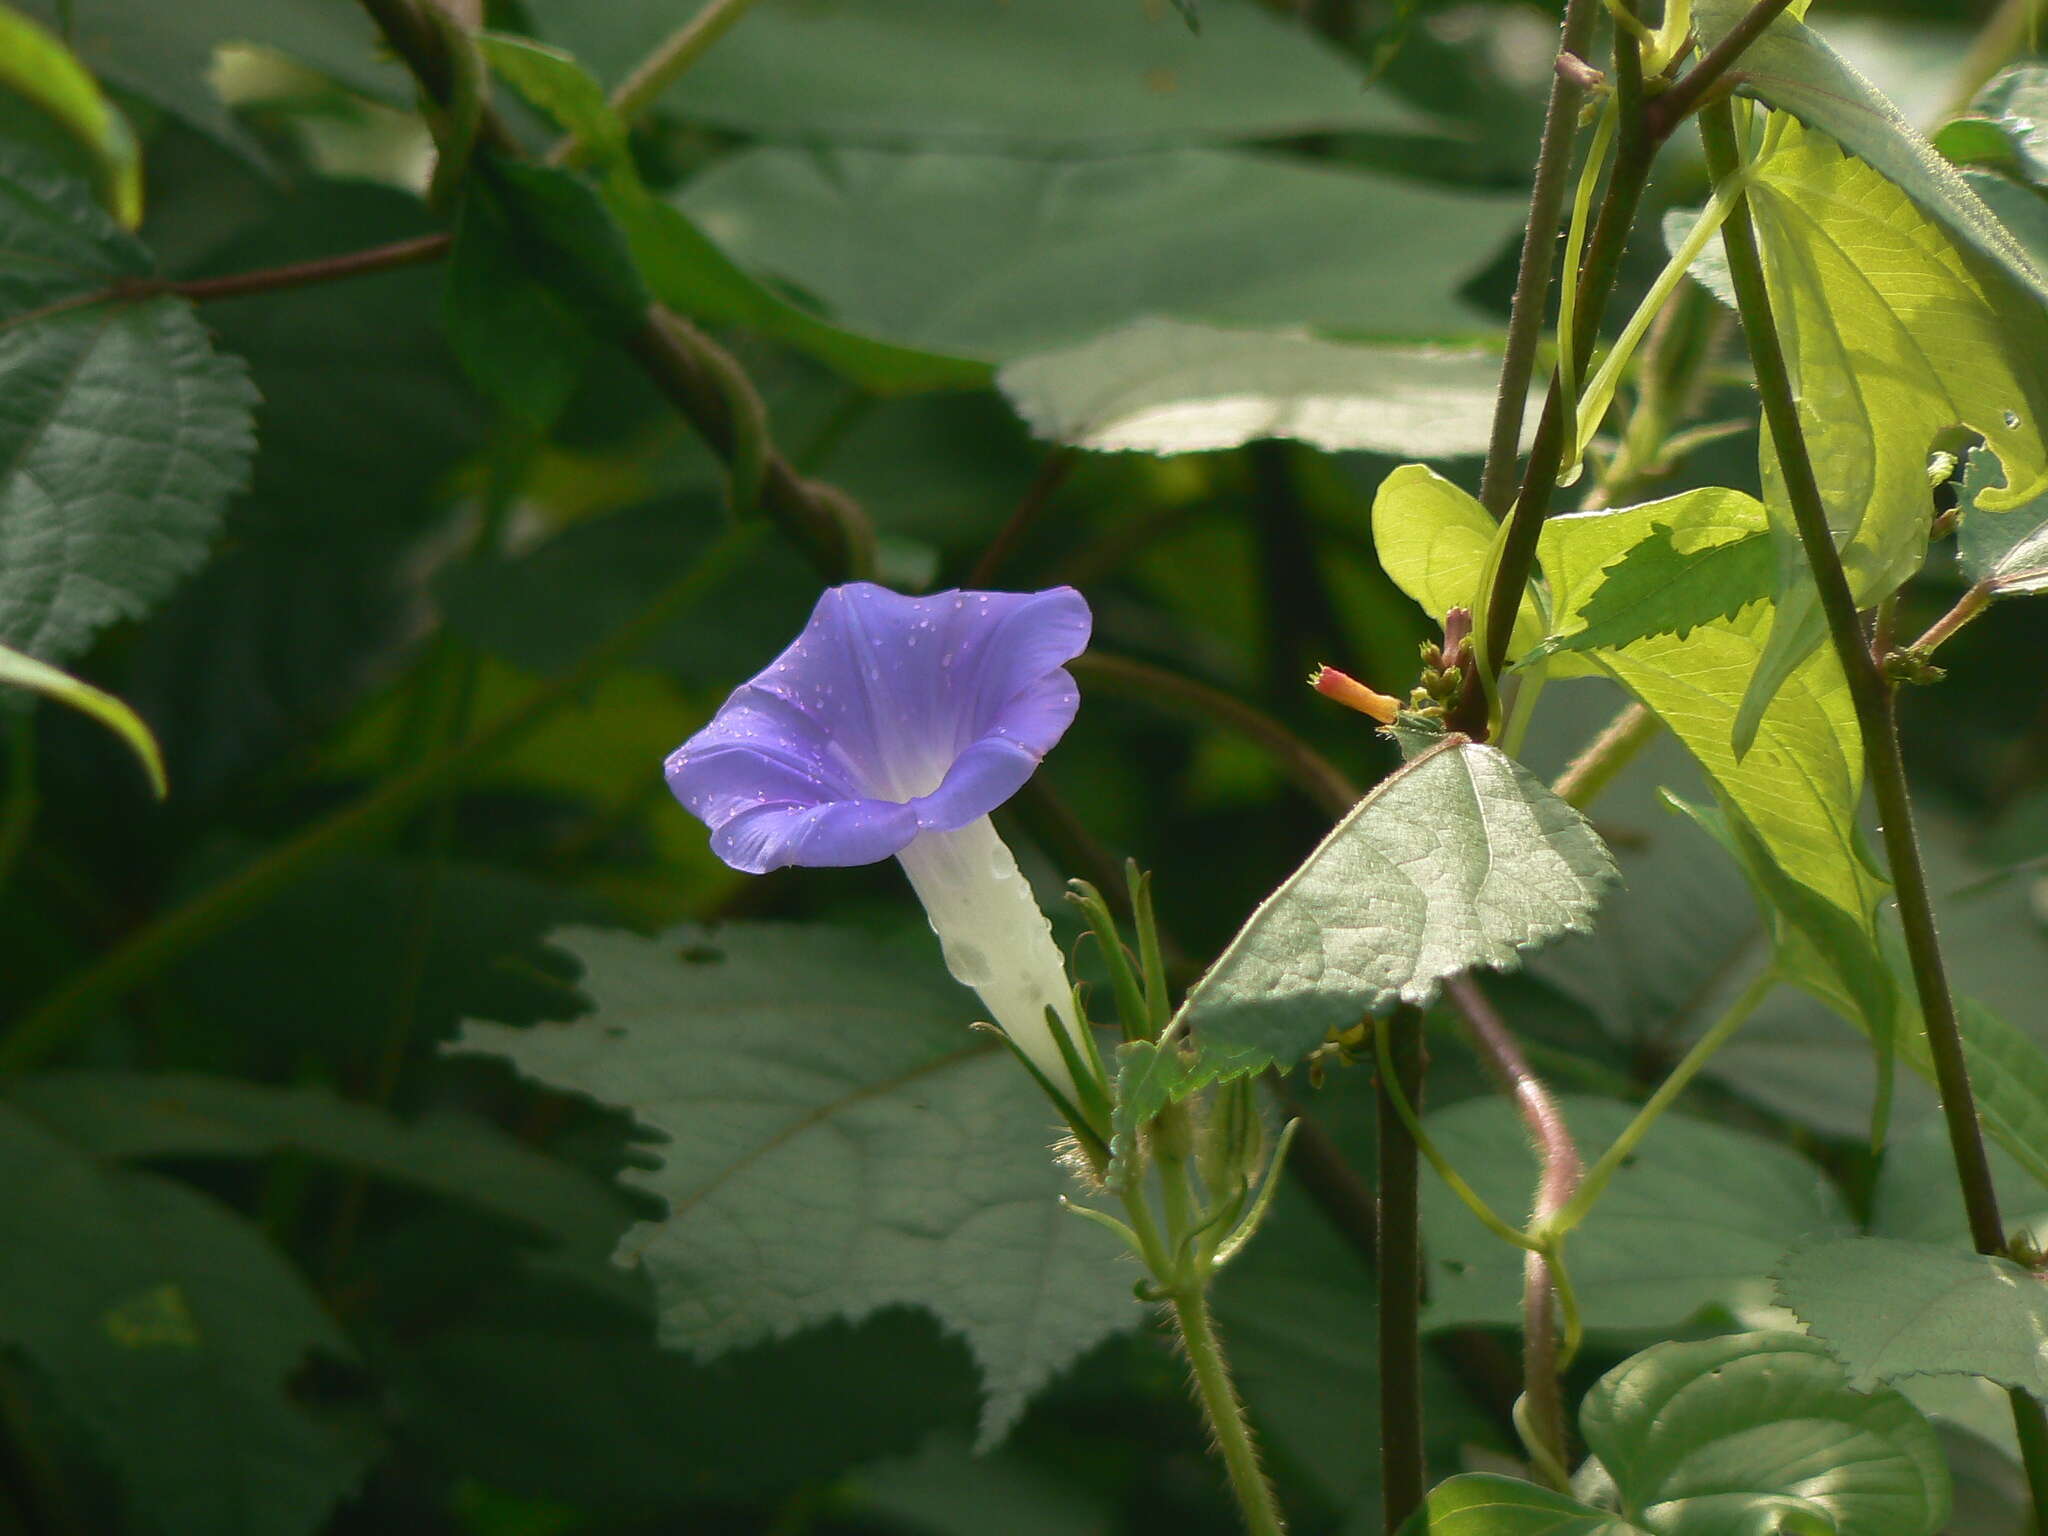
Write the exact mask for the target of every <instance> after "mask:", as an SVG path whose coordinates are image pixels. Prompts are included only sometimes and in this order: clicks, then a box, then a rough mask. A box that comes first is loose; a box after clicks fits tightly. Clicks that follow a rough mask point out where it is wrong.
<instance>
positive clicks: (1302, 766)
mask: <svg viewBox="0 0 2048 1536" xmlns="http://www.w3.org/2000/svg"><path fill="white" fill-rule="evenodd" d="M1067 665H1068V667H1069V668H1070V669H1072V670H1073V671H1074V672H1075V673H1077V674H1078V675H1079V676H1081V677H1082V678H1084V679H1088V678H1092V679H1093V680H1095V681H1096V682H1098V683H1101V684H1103V685H1104V686H1106V687H1108V688H1110V689H1113V690H1114V691H1116V692H1118V693H1121V694H1123V695H1124V697H1126V698H1132V699H1144V700H1147V701H1149V702H1151V703H1154V704H1158V705H1160V706H1161V707H1162V708H1166V709H1170V710H1173V711H1175V712H1176V713H1179V714H1184V715H1188V716H1190V717H1192V718H1194V719H1196V720H1200V721H1202V722H1203V723H1204V724H1208V725H1221V726H1224V727H1226V728H1227V729H1230V730H1234V731H1236V732H1237V733H1238V734H1239V735H1241V736H1245V737H1248V738H1250V739H1251V741H1253V742H1254V743H1255V744H1256V745H1258V746H1260V747H1262V748H1264V749H1265V751H1266V754H1267V755H1268V756H1269V757H1271V758H1272V759H1273V761H1274V763H1275V765H1277V766H1278V767H1279V769H1280V771H1281V772H1282V773H1284V774H1285V775H1286V776H1287V777H1288V778H1289V779H1290V780H1291V781H1292V782H1293V783H1294V785H1295V787H1296V788H1298V789H1299V790H1301V792H1302V793H1303V794H1305V795H1307V796H1308V797H1309V799H1311V800H1313V801H1314V802H1315V803H1316V804H1317V805H1319V806H1320V807H1322V808H1323V809H1324V810H1326V811H1328V812H1329V813H1330V814H1331V815H1332V816H1342V815H1343V814H1344V813H1345V812H1346V811H1348V810H1350V809H1351V807H1352V806H1354V805H1356V804H1357V803H1358V796H1359V791H1358V786H1357V785H1355V784H1353V783H1352V782H1351V780H1350V779H1349V778H1348V777H1347V776H1346V775H1345V774H1344V772H1343V770H1342V769H1340V768H1338V767H1337V766H1336V764H1334V763H1332V762H1331V761H1330V760H1329V759H1328V758H1326V757H1324V756H1323V755H1322V753H1320V752H1318V751H1316V749H1315V748H1314V747H1312V746H1310V745H1309V744H1308V743H1307V742H1305V741H1303V740H1302V739H1301V738H1300V737H1299V736H1297V735H1295V734H1294V732H1292V731H1290V730H1289V729H1287V727H1286V726H1284V725H1282V724H1281V723H1280V722H1279V721H1278V720H1275V719H1274V718H1273V717H1272V716H1271V715H1268V714H1266V713H1264V712H1263V711H1261V710H1257V709H1254V708H1253V707H1252V706H1251V705H1249V704H1247V703H1245V702H1244V701H1243V700H1242V699H1236V698H1232V697H1231V696H1230V695H1229V694H1227V693H1225V692H1223V690H1222V689H1220V688H1211V687H1210V686H1209V685H1208V684H1207V683H1200V682H1196V681H1195V679H1193V678H1191V677H1183V676H1181V675H1180V674H1179V673H1178V672H1169V671H1167V670H1166V668H1164V667H1155V666H1153V665H1152V663H1150V662H1149V661H1138V660H1136V659H1135V658H1133V657H1129V656H1110V655H1106V654H1104V653H1103V652H1101V651H1089V652H1087V653H1086V654H1084V655H1081V656H1077V657H1075V658H1074V660H1072V661H1070V662H1068V663H1067Z"/></svg>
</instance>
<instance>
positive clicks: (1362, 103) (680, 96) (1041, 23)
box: [528, 0, 1422, 152]
mask: <svg viewBox="0 0 2048 1536" xmlns="http://www.w3.org/2000/svg"><path fill="white" fill-rule="evenodd" d="M528 10H529V11H530V12H531V13H532V15H533V17H534V20H535V21H536V23H537V24H538V28H539V31H540V32H541V34H542V35H543V36H545V37H547V38H548V39H549V40H550V41H553V42H556V43H560V44H561V45H563V46H564V47H566V48H568V49H569V50H570V51H571V52H572V53H574V54H575V55H576V56H577V57H578V58H580V59H584V60H586V61H587V62H589V63H590V65H591V66H592V67H593V68H594V69H596V70H597V72H598V73H599V74H600V75H602V76H604V77H605V78H606V79H608V80H612V79H619V78H622V77H623V76H624V75H625V74H626V72H627V71H628V70H629V69H630V68H631V67H632V66H633V65H634V64H635V63H636V62H637V61H638V60H639V59H640V57H641V56H642V55H644V54H645V53H647V52H649V51H650V50H651V49H653V48H654V47H655V45H656V44H658V43H659V42H660V41H661V40H662V37H663V35H664V34H665V33H666V32H667V31H668V30H669V29H670V28H671V27H673V26H674V24H675V18H674V16H673V14H672V13H671V12H670V11H669V10H668V9H666V8H664V7H661V6H650V5H629V4H610V5H590V4H587V3H585V0H535V3H534V4H532V5H530V6H529V7H528ZM673 105H674V106H675V108H676V110H678V111H680V112H683V113H685V114H686V115H688V116H689V117H691V118H694V119H696V120H698V121H700V122H707V123H715V124H717V125H719V126H721V127H726V128H734V129H738V130H740V131H742V132H746V133H756V134H764V135H768V136H771V137H777V138H786V139H833V140H840V141H858V140H865V141H868V142H883V143H906V142H916V143H931V144H937V143H947V144H950V145H952V146H954V147H958V148H972V149H991V150H1004V149H1032V150H1037V151H1041V152H1042V151H1043V150H1045V149H1047V148H1051V147H1055V146H1073V147H1087V148H1090V149H1095V150H1101V149H1105V148H1126V149H1128V148H1132V147H1135V146H1138V145H1145V144H1159V143H1187V142H1195V141H1202V140H1216V139H1231V138H1283V137H1288V136H1291V135H1294V134H1300V133H1311V132H1317V131H1322V130H1329V129H1342V128H1371V129H1377V130H1380V131H1382V132H1384V131H1388V130H1394V131H1404V130H1405V131H1413V130H1414V129H1416V128H1417V127H1419V126H1422V120H1421V119H1419V118H1418V117H1417V115H1416V114H1414V113H1413V112H1411V111H1409V110H1407V109H1406V108H1404V107H1402V106H1401V105H1400V103H1399V102H1398V101H1396V100H1395V99H1393V98H1391V97H1389V96H1388V95H1387V94H1386V92H1385V91H1384V90H1374V91H1369V90H1366V89H1365V88H1364V81H1363V79H1362V77H1361V75H1360V74H1359V72H1358V70H1357V67H1356V66H1355V65H1353V64H1352V63H1351V62H1350V61H1349V60H1347V59H1345V58H1344V57H1343V56H1342V55H1341V54H1338V53H1337V52H1336V51H1335V50H1333V49H1331V48H1329V47H1328V46H1326V45H1325V44H1323V43H1322V42H1321V41H1320V40H1318V39H1317V38H1315V37H1314V36H1313V35H1312V34H1310V33H1308V32H1307V31H1305V30H1304V29H1302V28H1300V27H1297V26H1292V25H1289V24H1288V23H1287V22H1285V21H1283V20H1282V19H1281V18H1279V17H1277V16H1273V15H1271V14H1270V13H1268V12H1266V11H1264V10H1263V9H1262V8H1261V7H1260V6H1258V5H1257V4H1255V3H1252V0H1216V3H1214V4H1211V5H1205V6H1204V7H1203V12H1202V30H1201V34H1200V35H1199V36H1195V35H1191V34H1190V33H1189V31H1188V29H1187V27H1186V26H1184V25H1183V24H1182V23H1181V21H1180V19H1179V18H1178V17H1176V16H1173V15H1171V14H1168V13H1166V12H1165V11H1164V10H1163V9H1162V8H1159V7H1155V6H1148V5H1146V4H1143V3H1142V0H1106V3H1105V0H1031V3H1030V4H1028V5H1005V4H1001V3H999V0H769V3H768V4H767V5H764V6H760V7H758V8H756V9H755V10H754V12H753V13H752V14H751V15H749V16H748V17H747V20H746V25H745V26H742V27H737V28H735V29H734V30H733V32H732V33H731V35H729V36H727V37H725V38H724V39H722V40H721V41H720V42H719V44H718V46H717V47H716V48H715V49H713V50H712V51H711V52H710V53H709V54H707V55H706V56H705V57H704V59H703V60H702V62H700V63H699V64H697V65H696V66H695V67H694V68H692V69H691V71H690V77H689V83H688V85H687V86H686V87H685V88H683V89H682V90H680V91H678V92H677V93H676V95H675V97H674V98H673Z"/></svg>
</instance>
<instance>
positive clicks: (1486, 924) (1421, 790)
mask: <svg viewBox="0 0 2048 1536" xmlns="http://www.w3.org/2000/svg"><path fill="white" fill-rule="evenodd" d="M1613 878H1614V861H1613V859H1612V858H1611V857H1610V856H1609V854H1608V852H1607V849H1606V847H1605V846H1604V845H1603V844H1602V843H1601V841H1600V838H1599V836H1598V834H1596V833H1595V832H1594V831H1593V829H1592V827H1591V826H1589V825H1588V824H1587V822H1586V820H1585V818H1584V817H1582V816H1580V815H1579V813H1578V812H1577V811H1575V810H1573V809H1572V808H1571V807H1570V806H1569V805H1567V804H1565V803H1564V801H1562V800H1560V799H1558V797H1557V796H1556V795H1554V794H1552V793H1551V792H1550V791H1549V790H1548V789H1546V788H1545V787H1544V786H1543V785H1542V784H1541V783H1540V782H1538V781H1537V780H1536V779H1535V777H1534V776H1532V775H1531V774H1530V773H1529V771H1528V770H1527V769H1525V768H1523V767H1522V766H1521V765H1520V764H1518V763H1516V762H1515V761H1514V760H1513V759H1511V758H1509V757H1507V756H1505V755H1503V754H1502V753H1501V752H1499V751H1498V750H1496V749H1495V748H1492V747H1487V746H1480V745H1478V744H1476V743H1473V742H1469V741H1467V740H1465V739H1464V738H1463V737H1461V736H1452V737H1450V738H1448V739H1447V740H1446V741H1445V742H1444V744H1443V745H1442V746H1439V747H1436V748H1433V749H1431V750H1429V751H1427V752H1425V753H1424V754H1423V755H1422V756H1420V757H1418V758H1416V759H1415V760H1414V761H1412V762H1410V763H1408V764H1407V765H1406V766H1405V767H1402V768H1400V769H1398V770H1396V771H1395V772H1394V773H1393V774H1391V775H1389V776H1388V777H1387V778H1386V779H1384V780H1382V781H1381V782H1380V784H1379V785H1378V786H1377V787H1376V788H1375V789H1374V790H1373V791H1372V793H1371V794H1369V795H1367V796H1366V797H1365V799H1363V800H1361V801H1360V802H1359V803H1358V805H1357V807H1356V808H1354V809H1353V810H1352V811H1351V812H1350V814H1348V815H1347V816H1346V817H1345V818H1344V819H1343V820H1342V821H1341V822H1339V823H1338V824H1337V826H1336V828H1335V829H1334V830H1333V831H1332V832H1331V833H1330V834H1329V836H1328V837H1326V838H1324V839H1323V841H1322V843H1321V844H1320V845H1318V846H1317V848H1316V849H1315V851H1314V852H1313V853H1311V854H1310V855H1309V856H1308V858H1307V859H1306V860H1305V861H1304V862H1303V863H1302V865H1301V867H1300V868H1299V869H1297V870H1296V871H1295V872H1294V873H1293V874H1292V875H1290V876H1288V878H1287V879H1286V881H1285V882H1283V883H1282V884H1281V886H1280V888H1279V889H1278V890H1276V891H1275V892H1274V893H1273V894H1272V895H1271V896H1269V897H1268V898H1267V899H1266V900H1265V902H1264V903H1262V904H1261V905H1260V907H1259V909H1258V910H1257V911H1256V912H1254V913H1253V914H1252V915H1251V918H1250V919H1249V920H1248V921H1247V922H1246V923H1245V925H1244V927H1243V928H1241V929H1240V930H1238V934H1237V937H1235V938H1234V939H1232V940H1231V941H1230V945H1229V947H1228V948H1226V949H1225V950H1224V951H1223V954H1222V955H1221V957H1219V958H1218V959H1217V961H1216V963H1215V964H1214V965H1213V966H1211V967H1210V968H1209V970H1208V972H1207V974H1205V975H1204V976H1203V977H1202V979H1201V980H1200V981H1198V982H1197V983H1196V984H1195V986H1194V989H1193V990H1192V991H1190V992H1189V993H1188V996H1187V1000H1186V1002H1185V1003H1184V1004H1183V1005H1182V1007H1181V1011H1180V1014H1179V1018H1180V1020H1181V1022H1182V1024H1183V1025H1184V1027H1186V1028H1187V1029H1189V1030H1191V1031H1192V1032H1193V1036H1194V1038H1195V1040H1196V1041H1197V1042H1198V1043H1199V1044H1200V1046H1201V1048H1202V1051H1203V1053H1204V1055H1205V1057H1207V1058H1208V1060H1209V1061H1210V1062H1211V1063H1212V1064H1222V1065H1224V1066H1225V1067H1226V1068H1227V1069H1228V1070H1230V1071H1233V1072H1235V1071H1246V1070H1256V1069H1257V1068H1260V1067H1264V1066H1267V1065H1273V1064H1278V1065H1281V1066H1291V1065H1293V1064H1294V1063H1295V1062H1297V1061H1299V1060H1301V1059H1302V1058H1303V1057H1304V1056H1306V1055H1307V1054H1308V1053H1309V1052H1310V1051H1312V1050H1314V1049H1315V1048H1316V1047H1317V1046H1318V1045H1320V1044H1322V1042H1323V1039H1324V1037H1325V1036H1326V1035H1328V1033H1329V1032H1330V1031H1331V1030H1332V1029H1344V1028H1348V1027H1349V1026H1351V1025H1353V1024H1356V1023H1357V1022H1358V1020H1359V1019H1360V1018H1361V1017H1362V1016H1364V1015H1365V1014H1368V1013H1385V1012H1386V1011H1388V1010H1389V1009H1391V1008H1393V1007H1394V1006H1395V1005H1396V1004H1399V1003H1407V1004H1410V1005H1417V1006H1419V1005H1421V1004H1425V1003H1428V1002H1429V1001H1430V1000H1432V999H1433V998H1434V997H1435V996H1436V993H1437V989H1438V987H1439V986H1440V985H1441V984H1442V983H1443V982H1444V981H1445V980H1446V979H1447V978H1449V977H1452V976H1456V975H1458V974H1460V973H1461V972H1464V971H1468V970H1472V969H1474V968H1476V967H1480V966H1489V967H1493V968H1495V969H1500V970H1512V969H1514V968H1515V967H1516V966H1518V965H1520V964H1521V960H1522V954H1523V952H1524V951H1525V950H1528V949H1531V948H1534V947H1535V946H1537V945H1539V944H1542V943H1544V942H1545V941H1547V940H1549V939H1553V938H1555V937H1557V936H1558V935H1559V934H1562V933H1565V932H1575V931H1584V930H1585V929H1586V928H1587V927H1589V926H1590V920H1591V917H1592V913H1593V909H1594V908H1595V907H1596V906H1598V905H1599V902H1600V899H1601V896H1602V895H1603V894H1604V892H1605V890H1606V888H1607V886H1608V885H1609V884H1610V883H1611V881H1612V880H1613Z"/></svg>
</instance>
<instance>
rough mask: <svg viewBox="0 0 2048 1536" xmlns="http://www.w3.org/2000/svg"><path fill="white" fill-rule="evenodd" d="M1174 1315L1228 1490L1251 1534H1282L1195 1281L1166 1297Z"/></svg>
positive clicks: (1240, 1405)
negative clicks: (1213, 1438)
mask: <svg viewBox="0 0 2048 1536" xmlns="http://www.w3.org/2000/svg"><path fill="white" fill-rule="evenodd" d="M1168 1299H1169V1301H1170V1302H1171V1304H1172V1306H1173V1319H1174V1322H1175V1323H1176V1324H1177V1325H1178V1326H1179V1328H1180V1339H1181V1345H1182V1347H1183V1348H1184V1349H1185V1350H1186V1351H1187V1357H1188V1367H1189V1371H1190V1373H1191V1374H1192V1375H1193V1377H1194V1379H1195V1393H1196V1396H1197V1397H1198V1398H1199V1399H1200V1401H1201V1404H1202V1414H1203V1416H1204V1417H1205V1418H1206V1419H1207V1420H1208V1421H1209V1432H1210V1433H1211V1434H1213V1435H1214V1436H1215V1437H1216V1449H1217V1450H1218V1451H1219V1452H1221V1453H1222V1456H1223V1467H1224V1471H1225V1472H1226V1473H1227V1474H1228V1475H1229V1478H1230V1491H1231V1493H1232V1494H1233V1495H1235V1497H1236V1499H1237V1507H1238V1510H1239V1512H1240V1513H1241V1514H1242V1515H1243V1516H1244V1523H1245V1529H1246V1530H1247V1531H1249V1532H1251V1533H1252V1536H1283V1533H1284V1532H1285V1531H1286V1529H1287V1523H1286V1521H1284V1520H1283V1519H1282V1518H1281V1516H1280V1502H1279V1500H1278V1499H1277V1498H1275V1497H1274V1494H1273V1485H1272V1484H1271V1483H1270V1482H1268V1481H1267V1480H1266V1474H1265V1471H1264V1470H1263V1469H1262V1468H1261V1467H1260V1466H1259V1453H1258V1448H1257V1447H1256V1446H1254V1445H1253V1443H1252V1432H1251V1425H1250V1424H1249V1422H1247V1420H1246V1419H1245V1414H1244V1402H1243V1400H1242V1399H1241V1398H1240V1397H1239V1396H1238V1395H1237V1385H1236V1383H1235V1382H1233V1381H1232V1380H1231V1379H1230V1366H1229V1364H1228V1362H1227V1361H1226V1360H1225V1359H1224V1356H1223V1341H1222V1339H1221V1338H1219V1337H1218V1336H1217V1333H1216V1323H1215V1319H1214V1318H1213V1317H1211V1316H1210V1313H1209V1298H1208V1296H1207V1295H1206V1294H1205V1292H1204V1290H1203V1288H1202V1287H1201V1286H1199V1285H1191V1286H1186V1287H1184V1288H1182V1289H1180V1290H1177V1291H1175V1292H1174V1293H1173V1294H1172V1295H1171V1296H1170V1297H1169V1298H1168Z"/></svg>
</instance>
